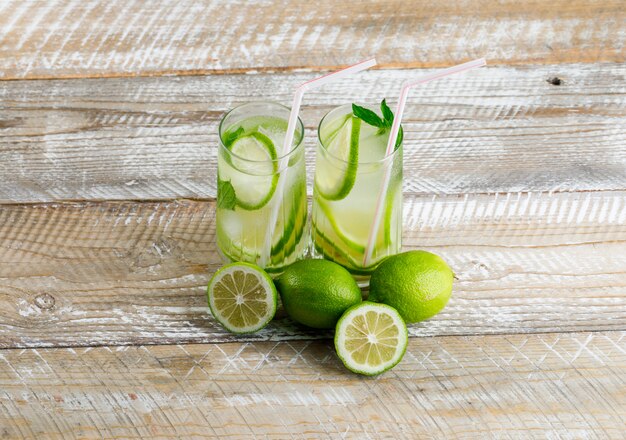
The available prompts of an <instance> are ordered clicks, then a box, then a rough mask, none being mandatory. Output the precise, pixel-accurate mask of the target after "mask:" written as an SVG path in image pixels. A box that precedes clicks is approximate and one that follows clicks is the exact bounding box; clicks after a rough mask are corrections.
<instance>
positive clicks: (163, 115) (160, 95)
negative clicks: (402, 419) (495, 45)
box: [0, 64, 626, 203]
mask: <svg viewBox="0 0 626 440" xmlns="http://www.w3.org/2000/svg"><path fill="white" fill-rule="evenodd" d="M420 73H422V72H421V71H420ZM415 75H416V72H409V71H398V70H389V71H373V72H366V73H363V74H361V75H360V76H358V77H354V78H351V79H346V80H344V81H342V82H340V83H337V84H331V85H328V86H326V87H325V88H323V89H322V90H314V91H311V92H310V93H309V94H308V95H307V97H306V99H305V103H304V104H305V105H304V109H303V113H302V117H303V119H304V122H305V125H306V144H307V149H308V153H309V154H308V160H307V163H308V165H309V174H311V173H312V171H313V158H314V149H315V139H316V128H317V123H318V121H319V120H320V119H321V117H322V116H323V115H324V114H325V113H326V112H327V111H329V110H330V109H332V108H333V107H335V106H337V105H340V104H344V103H347V102H351V101H354V100H360V101H365V102H368V103H371V104H375V103H377V102H380V100H381V99H382V98H383V97H385V96H387V97H392V98H391V99H390V101H391V103H392V105H393V102H394V98H393V97H394V96H397V94H398V85H399V84H401V82H402V81H404V80H406V79H408V78H410V77H412V76H415ZM553 76H558V77H559V78H561V80H562V83H561V85H559V86H554V85H552V84H550V83H548V82H547V81H546V80H547V79H548V78H550V77H553ZM310 78H312V75H311V74H304V73H302V74H289V75H283V74H273V75H265V74H263V75H229V76H209V77H187V78H134V79H99V80H65V81H15V82H13V81H9V82H0V201H2V202H5V203H11V202H49V201H61V200H82V199H90V200H94V199H98V200H100V199H114V200H120V199H171V198H179V197H186V198H194V199H205V198H208V199H211V198H214V197H215V184H216V179H215V173H216V168H215V167H216V146H217V125H218V122H219V120H220V118H221V116H222V114H223V113H224V112H225V111H227V110H228V109H230V108H232V107H234V106H236V105H238V104H241V103H244V102H247V101H251V100H268V99H271V100H276V101H279V102H283V103H285V104H288V103H289V102H290V100H291V93H292V90H293V88H294V87H295V86H296V85H297V84H299V83H301V82H303V81H305V80H308V79H310ZM411 93H412V94H411V98H410V103H409V105H408V107H407V110H406V112H405V116H404V119H403V120H404V127H405V130H406V136H405V170H406V171H407V172H406V173H405V187H404V190H405V192H409V193H427V194H428V193H447V194H458V193H473V192H482V193H488V192H508V191H512V192H516V191H573V190H621V189H625V188H626V148H625V147H624V145H625V144H626V64H617V65H616V64H605V65H593V66H588V65H581V64H575V65H558V66H543V67H537V66H533V67H516V68H513V67H502V68H496V67H490V68H483V69H479V70H478V71H475V72H470V73H468V74H465V75H461V76H459V77H455V78H450V79H447V80H445V81H439V82H437V83H431V84H428V85H426V86H424V87H421V88H419V89H416V90H415V91H413V92H411ZM309 177H310V176H309ZM309 180H310V179H309Z"/></svg>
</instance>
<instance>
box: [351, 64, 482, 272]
mask: <svg viewBox="0 0 626 440" xmlns="http://www.w3.org/2000/svg"><path fill="white" fill-rule="evenodd" d="M486 64H487V62H486V61H485V59H484V58H479V59H477V60H474V61H469V62H467V63H463V64H459V65H456V66H452V67H448V68H447V69H443V70H440V71H438V72H434V73H429V74H428V75H424V76H422V77H420V78H417V79H414V80H409V81H407V82H405V83H404V84H403V85H402V89H400V98H399V99H398V105H397V107H396V114H395V117H394V118H393V125H392V126H391V133H389V139H388V140H387V150H386V151H385V157H387V156H389V155H390V154H391V153H393V150H394V148H395V145H396V139H397V137H398V133H399V131H400V123H401V121H402V115H403V113H404V107H405V106H406V99H407V96H408V94H409V90H410V89H411V88H413V87H415V86H417V85H419V84H425V83H427V82H430V81H434V80H436V79H440V78H444V77H446V76H449V75H454V74H455V73H460V72H465V71H466V70H470V69H475V68H477V67H482V66H484V65H486ZM391 169H392V164H391V163H390V164H389V165H388V166H387V168H386V170H385V176H384V178H383V184H382V185H381V188H380V191H379V193H378V200H377V201H376V211H375V212H374V221H373V222H372V227H371V228H370V232H369V235H368V239H367V246H366V247H365V255H364V256H363V267H367V266H368V265H369V263H370V260H371V259H372V252H373V251H374V242H375V241H376V231H378V228H379V227H380V222H381V219H382V211H383V201H384V200H385V195H386V194H387V189H388V188H389V178H390V177H391Z"/></svg>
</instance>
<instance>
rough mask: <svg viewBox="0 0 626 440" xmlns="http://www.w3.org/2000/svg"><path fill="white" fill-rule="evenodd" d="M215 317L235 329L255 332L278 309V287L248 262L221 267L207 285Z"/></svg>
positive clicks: (224, 324) (235, 330)
mask: <svg viewBox="0 0 626 440" xmlns="http://www.w3.org/2000/svg"><path fill="white" fill-rule="evenodd" d="M207 295H208V299H209V307H210V308H211V313H213V316H214V317H215V319H216V320H217V321H218V322H219V323H220V324H222V325H223V326H224V327H225V328H226V329H227V330H229V331H231V332H233V333H251V332H255V331H257V330H260V329H262V328H263V327H265V326H266V325H267V324H268V323H269V322H270V321H271V320H272V318H273V317H274V314H275V313H276V304H277V301H278V299H277V294H276V287H274V283H273V282H272V279H271V278H270V277H269V275H268V274H267V273H265V272H264V271H263V269H261V268H260V267H258V266H255V265H253V264H248V263H232V264H227V265H226V266H224V267H222V268H221V269H219V270H218V271H217V272H216V273H215V275H213V277H212V278H211V280H210V281H209V286H208V288H207Z"/></svg>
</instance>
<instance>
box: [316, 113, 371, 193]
mask: <svg viewBox="0 0 626 440" xmlns="http://www.w3.org/2000/svg"><path fill="white" fill-rule="evenodd" d="M360 132H361V120H360V119H359V118H356V117H350V118H348V119H346V121H345V122H344V124H343V126H342V127H341V128H340V129H339V131H338V132H337V134H336V135H334V137H333V138H332V140H331V141H330V144H329V145H328V146H327V147H326V151H327V152H328V153H329V154H330V155H332V156H334V157H335V158H336V159H340V160H341V161H342V162H343V163H341V164H340V166H333V165H331V163H326V164H325V166H319V164H318V166H317V170H316V172H315V185H316V187H317V189H318V191H319V192H320V194H321V195H322V196H323V197H324V198H325V199H327V200H342V199H344V198H345V197H346V196H347V195H348V194H350V190H352V187H353V186H354V182H355V180H356V172H357V168H358V162H359V134H360ZM336 159H335V160H334V161H333V162H336V161H337V160H336ZM327 162H328V161H327Z"/></svg>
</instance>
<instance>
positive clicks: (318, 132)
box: [317, 104, 404, 165]
mask: <svg viewBox="0 0 626 440" xmlns="http://www.w3.org/2000/svg"><path fill="white" fill-rule="evenodd" d="M347 107H350V108H352V104H343V105H340V106H339V107H335V108H333V109H332V110H330V111H329V112H327V113H326V114H325V115H324V116H323V117H322V119H321V120H320V123H319V124H318V126H317V142H318V144H319V145H321V146H322V148H323V149H324V151H325V152H326V154H328V155H329V156H330V157H332V158H333V160H336V161H339V162H342V163H344V164H350V163H353V162H351V161H349V160H345V159H342V158H341V157H337V156H335V155H334V154H333V153H331V152H330V151H328V148H326V145H324V142H322V138H321V136H320V132H321V130H320V129H321V128H322V124H323V123H324V121H325V120H326V118H327V117H328V115H330V114H331V113H333V112H334V111H337V110H340V109H343V108H347ZM364 107H365V108H368V109H370V110H373V107H372V106H369V105H365V106H364ZM348 113H349V112H346V114H348ZM400 127H402V125H400ZM403 143H404V140H403V141H402V143H400V146H399V147H397V148H395V149H394V150H393V152H392V153H391V154H390V155H389V156H385V157H383V158H382V159H378V160H372V161H367V162H357V164H359V165H375V164H380V163H384V162H386V161H391V160H393V158H395V157H396V153H397V152H398V151H400V150H401V149H402V145H403Z"/></svg>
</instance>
